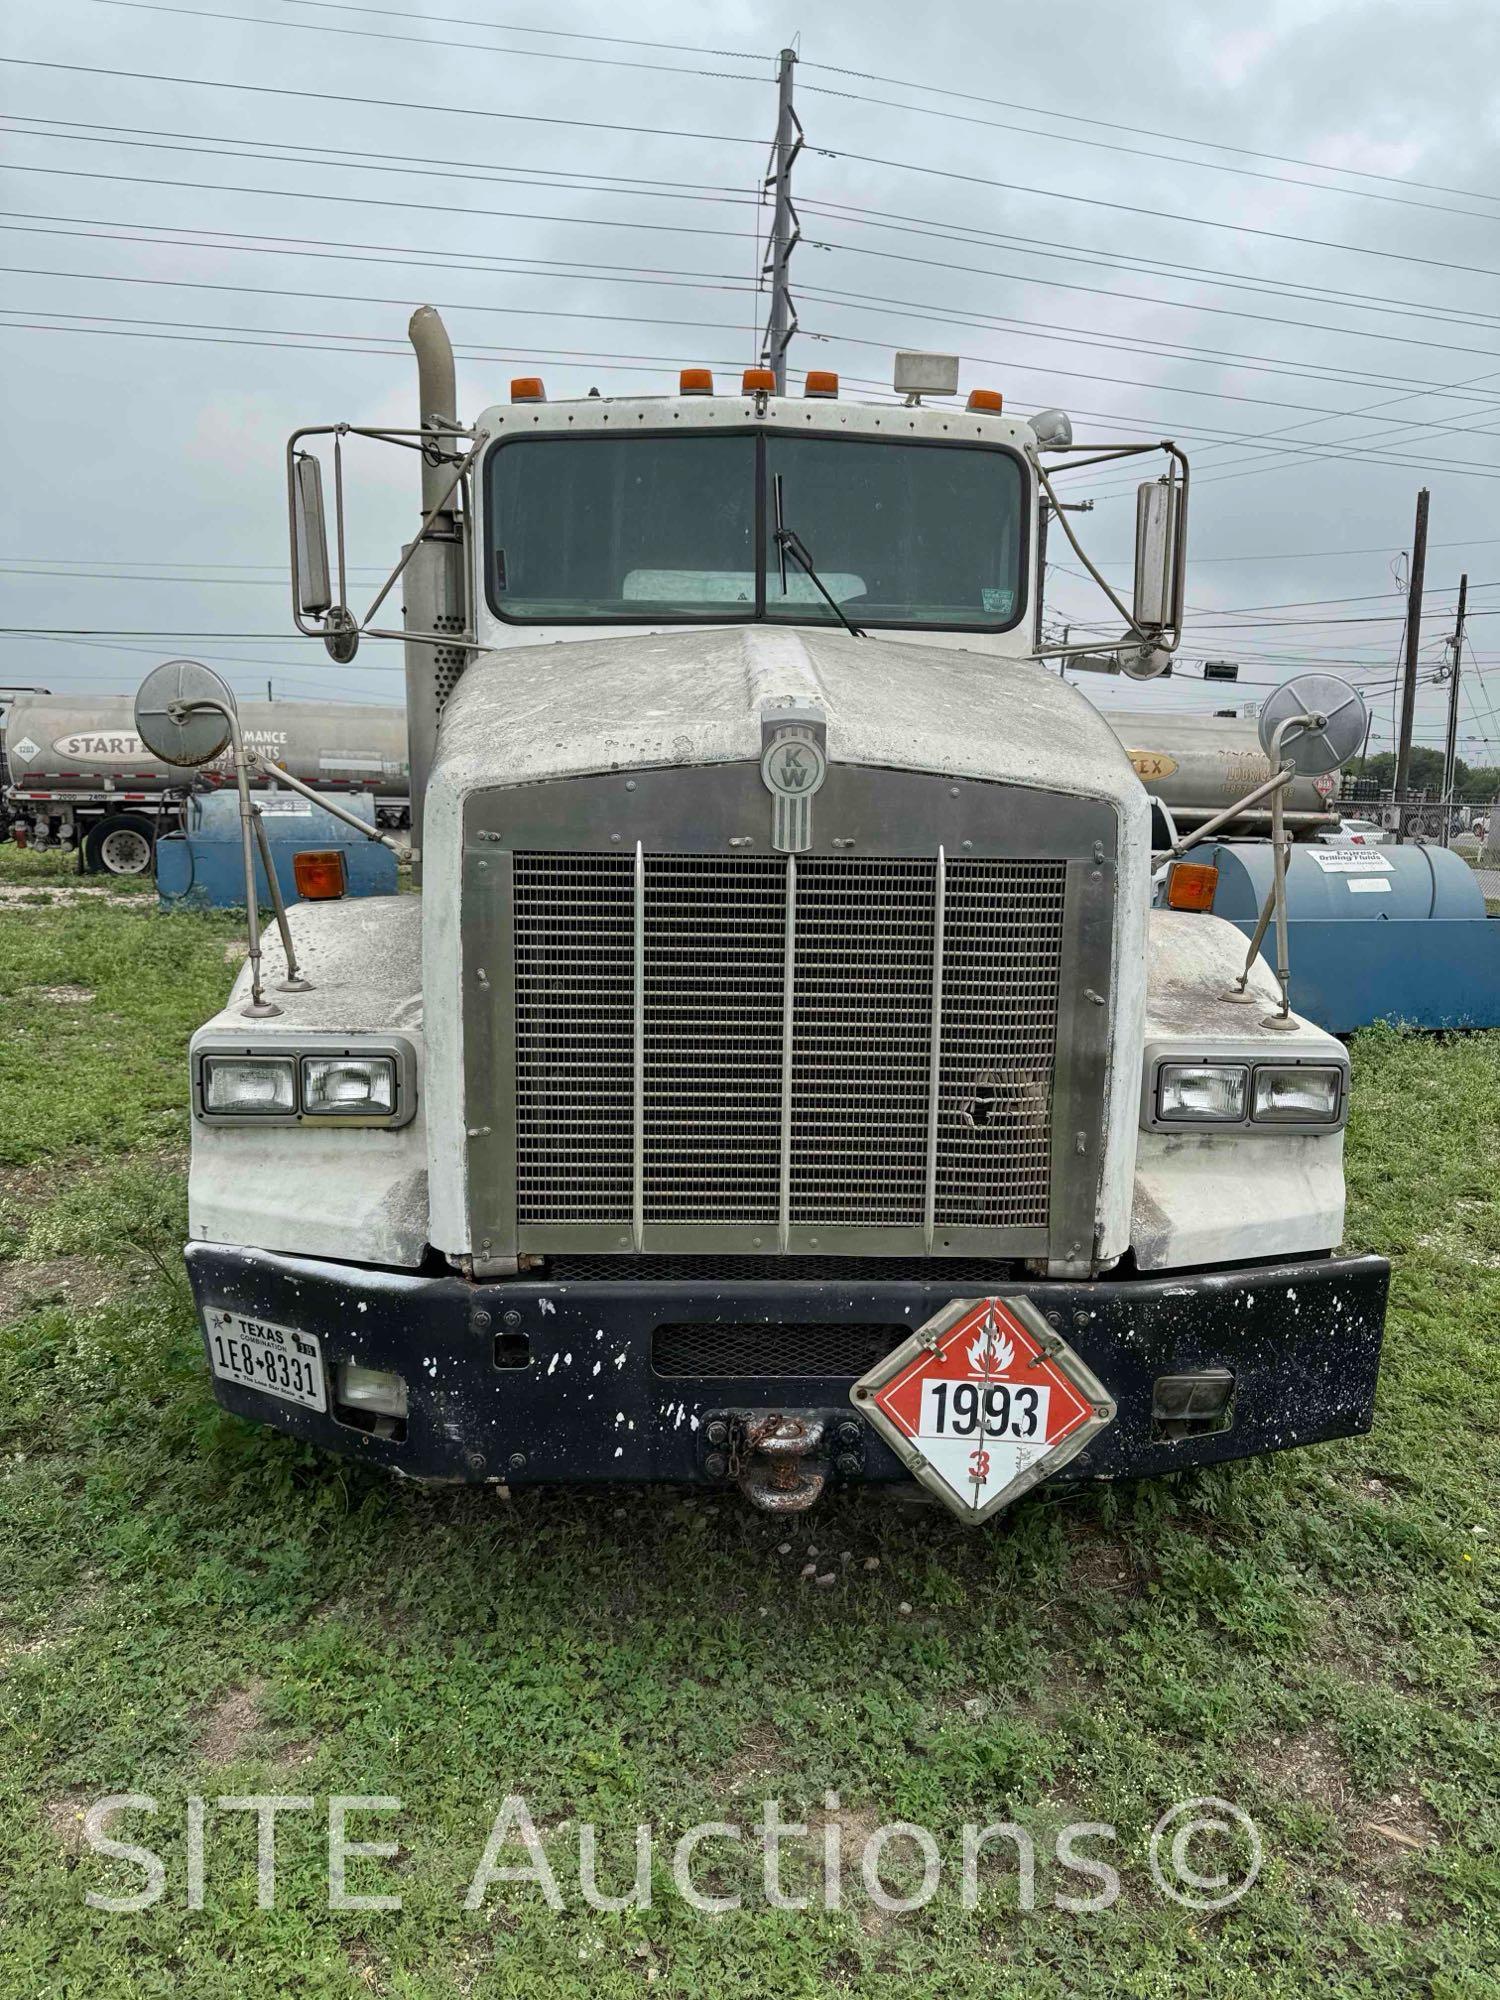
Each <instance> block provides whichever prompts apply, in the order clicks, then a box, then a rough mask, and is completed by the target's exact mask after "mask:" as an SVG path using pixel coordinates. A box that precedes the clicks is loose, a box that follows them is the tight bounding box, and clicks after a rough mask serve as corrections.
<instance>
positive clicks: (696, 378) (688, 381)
mask: <svg viewBox="0 0 1500 2000" xmlns="http://www.w3.org/2000/svg"><path fill="white" fill-rule="evenodd" d="M677 386H678V388H679V389H680V390H681V391H682V393H683V395H684V396H711V395H712V394H713V392H714V374H713V370H712V369H711V368H684V369H683V371H682V373H681V374H680V375H679V376H678V378H677Z"/></svg>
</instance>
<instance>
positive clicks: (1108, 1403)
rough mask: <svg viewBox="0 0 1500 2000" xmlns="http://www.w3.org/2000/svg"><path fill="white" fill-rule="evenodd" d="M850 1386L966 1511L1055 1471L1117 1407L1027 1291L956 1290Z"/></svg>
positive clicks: (987, 1507) (892, 1438)
mask: <svg viewBox="0 0 1500 2000" xmlns="http://www.w3.org/2000/svg"><path fill="white" fill-rule="evenodd" d="M850 1394H851V1400H852V1401H853V1403H854V1405H855V1408H856V1409H858V1410H859V1411H861V1413H862V1414H863V1415H864V1416H865V1417H867V1418H868V1419H869V1421H870V1422H871V1423H872V1424H873V1425H874V1427H875V1429H876V1430H877V1431H879V1432H880V1434H881V1436H882V1437H883V1438H884V1439H885V1441H886V1443H887V1444H889V1445H890V1446H891V1448H892V1450H893V1451H894V1452H895V1453H896V1455H897V1456H898V1457H899V1458H900V1459H901V1460H902V1461H903V1463H905V1464H906V1465H907V1466H908V1467H909V1468H910V1470H911V1471H912V1472H913V1473H914V1474H915V1475H916V1477H917V1478H918V1479H919V1480H921V1482H922V1484H923V1485H924V1486H926V1487H928V1488H929V1489H930V1490H931V1491H932V1492H934V1493H936V1494H937V1495H938V1496H939V1497H940V1498H941V1499H942V1500H943V1501H944V1502H945V1503H946V1504H947V1505H948V1506H949V1507H950V1508H951V1509H952V1510H953V1512H954V1513H955V1514H957V1515H958V1516H959V1517H960V1518H961V1519H962V1520H966V1521H970V1522H978V1521H983V1520H985V1519H987V1518H988V1517H989V1516H990V1515H991V1514H993V1513H996V1512H997V1511H998V1510H999V1509H1000V1508H1001V1507H1004V1506H1006V1505H1007V1504H1008V1503H1009V1502H1010V1501H1012V1500H1015V1499H1018V1498H1019V1497H1020V1495H1021V1494H1023V1493H1025V1492H1028V1491H1029V1490H1030V1488H1031V1487H1033V1486H1035V1485H1036V1484H1037V1483H1038V1481H1039V1480H1042V1479H1046V1478H1048V1477H1050V1475H1051V1474H1052V1473H1054V1472H1056V1471H1057V1470H1058V1469H1059V1468H1060V1467H1061V1466H1063V1465H1065V1464H1066V1463H1067V1462H1068V1460H1069V1459H1071V1458H1074V1457H1075V1456H1076V1455H1077V1454H1078V1452H1080V1451H1081V1450H1082V1449H1083V1447H1084V1445H1085V1444H1087V1442H1088V1440H1089V1439H1090V1438H1091V1437H1092V1436H1093V1435H1094V1433H1095V1432H1096V1431H1099V1430H1102V1429H1103V1428H1104V1426H1105V1425H1106V1424H1109V1423H1112V1422H1113V1421H1114V1416H1115V1404H1114V1399H1113V1398H1112V1397H1111V1396H1110V1394H1109V1392H1108V1390H1107V1389H1106V1388H1105V1387H1104V1385H1103V1384H1102V1383H1101V1382H1100V1381H1099V1380H1098V1378H1097V1377H1096V1376H1095V1375H1094V1373H1093V1371H1092V1370H1091V1369H1090V1368H1089V1367H1088V1366H1087V1365H1086V1364H1085V1363H1084V1361H1083V1360H1082V1359H1081V1358H1080V1357H1079V1356H1078V1355H1077V1354H1075V1353H1074V1352H1073V1350H1072V1348H1070V1347H1069V1346H1068V1344H1067V1342H1066V1341H1065V1340H1064V1339H1063V1338H1062V1336H1061V1334H1060V1333H1058V1332H1057V1331H1056V1329H1055V1328H1053V1327H1051V1326H1050V1325H1049V1324H1048V1322H1047V1321H1046V1319H1044V1318H1043V1316H1042V1314H1041V1313H1040V1312H1038V1311H1037V1309H1036V1307H1035V1306H1034V1305H1033V1304H1032V1303H1031V1301H1030V1300H1029V1299H1025V1298H1018V1299H998V1298H989V1299H955V1300H953V1302H952V1303H951V1304H950V1305H948V1306H946V1307H945V1308H944V1310H943V1311H942V1312H940V1313H938V1314H936V1315H935V1316H934V1317H933V1318H932V1319H930V1320H928V1322H927V1324H926V1325H925V1326H922V1327H919V1328H918V1330H917V1331H916V1333H914V1334H913V1335H912V1337H911V1339H910V1340H907V1341H904V1342H903V1343H902V1345H901V1346H900V1347H898V1348H897V1349H896V1350H895V1352H894V1353H893V1354H888V1355H886V1356H885V1358H884V1359H883V1360H882V1361H880V1362H879V1363H878V1364H877V1365H876V1366H875V1367H874V1368H872V1369H871V1370H870V1372H869V1373H868V1374H867V1375H865V1376H863V1377H862V1378H861V1379H860V1380H859V1381H858V1382H856V1383H855V1385H854V1387H853V1389H852V1391H851V1392H850Z"/></svg>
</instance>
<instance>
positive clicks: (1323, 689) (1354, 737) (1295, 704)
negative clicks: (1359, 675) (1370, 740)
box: [1258, 674, 1370, 778]
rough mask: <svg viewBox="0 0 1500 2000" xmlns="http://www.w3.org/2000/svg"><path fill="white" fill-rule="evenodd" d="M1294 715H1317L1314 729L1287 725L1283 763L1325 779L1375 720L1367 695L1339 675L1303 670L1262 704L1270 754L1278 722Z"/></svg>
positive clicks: (1263, 739) (1264, 741) (1261, 726)
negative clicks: (1326, 774) (1305, 671)
mask: <svg viewBox="0 0 1500 2000" xmlns="http://www.w3.org/2000/svg"><path fill="white" fill-rule="evenodd" d="M1294 715H1313V716H1316V717H1317V718H1318V722H1317V724H1316V726H1314V727H1311V728H1292V729H1288V730H1287V732H1286V734H1285V736H1283V738H1282V740H1281V759H1282V762H1283V763H1289V764H1291V766H1292V767H1293V769H1294V770H1295V771H1296V772H1297V775H1298V776H1299V777H1302V778H1321V777H1322V776H1323V775H1324V774H1325V772H1328V771H1336V770H1338V768H1339V766H1340V765H1341V764H1347V763H1348V761H1349V759H1350V758H1351V757H1352V756H1353V755H1354V753H1355V751H1356V750H1358V748H1359V746H1360V745H1361V744H1362V743H1363V742H1364V740H1365V731H1366V729H1367V728H1368V727H1369V721H1370V716H1369V710H1368V709H1367V708H1366V707H1365V704H1364V697H1363V696H1362V695H1360V694H1359V693H1358V692H1357V691H1356V690H1355V689H1354V688H1352V687H1350V685H1349V683H1348V682H1347V681H1346V680H1343V679H1341V678H1340V676H1339V675H1338V674H1298V675H1296V676H1295V678H1294V679H1292V680H1289V681H1285V682H1283V683H1282V685H1281V686H1280V687H1279V688H1277V690H1276V692H1275V694H1273V695H1271V696H1270V697H1269V698H1268V699H1267V700H1266V701H1264V702H1262V704H1261V710H1260V719H1259V723H1258V732H1259V735H1260V747H1261V749H1262V750H1264V751H1265V753H1266V756H1267V757H1268V758H1269V757H1270V755H1271V751H1272V746H1273V744H1274V741H1275V736H1276V729H1277V726H1278V724H1280V723H1283V722H1285V721H1286V720H1287V719H1288V717H1289V716H1294Z"/></svg>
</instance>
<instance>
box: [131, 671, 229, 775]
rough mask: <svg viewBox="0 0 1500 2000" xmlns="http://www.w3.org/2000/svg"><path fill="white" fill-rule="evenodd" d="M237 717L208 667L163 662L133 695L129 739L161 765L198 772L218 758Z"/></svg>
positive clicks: (222, 688) (221, 682)
mask: <svg viewBox="0 0 1500 2000" xmlns="http://www.w3.org/2000/svg"><path fill="white" fill-rule="evenodd" d="M200 703H207V704H211V706H198V704H200ZM237 713H238V711H237V710H236V708H235V702H234V696H233V694H232V693H231V692H230V690H229V688H228V687H227V686H226V684H225V683H224V682H223V681H222V680H220V678H219V676H218V675H217V674H216V673H215V672H214V670H213V668H212V667H205V666H203V665H202V664H201V663H200V662H199V661H197V660H165V661H163V663H162V664H161V666H159V667H153V668H152V669H151V671H150V673H149V674H147V676H146V678H145V679H144V680H143V681H142V682H141V684H140V686H139V688H137V690H136V696H135V733H136V735H137V736H139V737H140V739H141V741H142V742H143V743H144V744H145V746H146V748H147V749H148V750H149V751H150V752H151V755H152V756H153V757H158V758H160V760H161V762H162V763H163V764H181V765H188V766H194V767H201V766H202V765H204V764H211V763H212V762H213V761H214V759H215V758H216V757H218V756H219V755H220V754H221V753H222V752H223V750H224V748H225V746H226V745H227V744H228V742H229V739H230V734H231V729H230V717H231V716H233V715H235V714H237Z"/></svg>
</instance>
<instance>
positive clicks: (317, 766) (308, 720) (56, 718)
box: [4, 694, 409, 875]
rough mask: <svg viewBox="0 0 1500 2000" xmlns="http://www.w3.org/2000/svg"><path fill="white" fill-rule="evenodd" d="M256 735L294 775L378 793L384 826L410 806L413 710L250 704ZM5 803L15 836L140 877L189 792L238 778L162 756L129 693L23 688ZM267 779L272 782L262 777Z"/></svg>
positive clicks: (8, 726) (249, 736)
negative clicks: (409, 713)
mask: <svg viewBox="0 0 1500 2000" xmlns="http://www.w3.org/2000/svg"><path fill="white" fill-rule="evenodd" d="M241 713H242V715H243V717H244V734H245V740H246V742H247V743H248V744H249V745H250V746H251V747H252V748H254V749H257V750H263V751H264V752H265V753H266V755H267V756H268V757H270V758H272V759H273V760H274V761H275V762H277V763H279V764H282V765H284V766H285V768H286V769H287V770H288V771H289V772H290V773H291V775H292V776H293V777H294V778H300V779H301V780H302V781H303V783H304V784H308V785H312V786H314V787H315V788H316V789H318V790H320V791H327V792H361V793H367V794H370V795H372V796H373V797H374V800H375V809H376V814H377V817H378V819H379V822H380V824H381V825H384V826H400V825H403V824H404V823H405V821H406V817H407V813H408V810H409V782H408V777H407V768H408V767H407V754H406V716H405V712H404V710H402V709H400V708H382V707H375V706H373V705H369V704H362V703H355V702H337V701H277V702H267V701H262V702H249V701H247V702H246V703H245V704H244V707H243V709H242V710H241ZM4 750H5V759H6V763H7V765H8V767H9V768H8V775H7V778H6V782H5V789H4V803H5V811H6V815H7V819H8V822H9V829H10V832H11V837H12V838H13V839H18V840H24V841H25V842H26V844H28V845H30V846H33V847H67V848H76V849H78V850H79V852H80V856H81V865H82V867H83V868H85V869H86V870H87V871H88V872H89V873H90V874H100V873H105V874H110V875H140V874H144V873H145V872H146V871H147V870H148V869H149V868H150V866H151V860H152V855H153V852H154V850H155V845H156V840H157V837H158V835H160V834H162V833H167V832H175V831H177V830H178V828H179V827H180V826H181V824H182V805H183V801H184V799H185V798H186V797H187V795H188V793H189V791H191V790H198V791H203V790H214V789H216V788H217V787H219V786H223V785H232V784H233V782H234V776H233V772H232V770H231V768H230V766H229V763H228V760H227V759H224V758H220V759H218V760H216V761H215V763H214V764H213V765H211V766H209V767H208V768H207V769H205V770H203V771H197V772H189V771H185V770H180V769H177V768H175V767H174V766H172V765H170V764H165V763H163V762H161V760H160V759H158V758H156V757H153V756H152V755H151V753H150V751H149V750H147V749H146V747H145V745H144V744H143V743H142V742H141V739H140V737H139V736H138V735H137V733H136V727H135V720H134V715H133V713H132V709H131V704H130V700H129V698H128V697H126V696H123V695H40V694H31V695H20V696H17V698H16V699H15V700H14V701H13V702H12V703H11V705H10V709H9V712H8V714H7V716H6V720H5V745H4ZM254 782H255V783H256V784H258V785H259V786H261V787H264V786H265V785H266V784H268V783H269V781H268V780H267V779H265V778H257V779H256V780H254Z"/></svg>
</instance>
